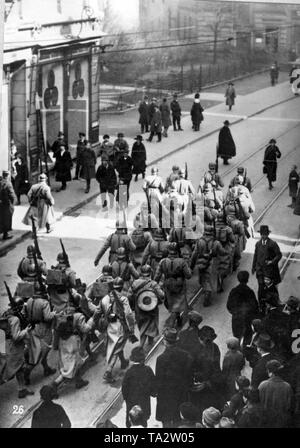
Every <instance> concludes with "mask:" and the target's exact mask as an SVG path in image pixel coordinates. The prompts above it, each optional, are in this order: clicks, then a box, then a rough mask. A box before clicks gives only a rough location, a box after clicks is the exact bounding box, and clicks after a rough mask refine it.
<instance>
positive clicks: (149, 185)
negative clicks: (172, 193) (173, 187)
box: [143, 166, 164, 206]
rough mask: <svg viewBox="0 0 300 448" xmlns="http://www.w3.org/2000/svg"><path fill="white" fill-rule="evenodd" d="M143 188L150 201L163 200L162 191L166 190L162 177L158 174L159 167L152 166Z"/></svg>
mask: <svg viewBox="0 0 300 448" xmlns="http://www.w3.org/2000/svg"><path fill="white" fill-rule="evenodd" d="M143 190H144V191H145V193H146V196H147V198H148V201H149V203H150V204H151V206H152V202H154V203H156V202H157V201H158V202H159V203H161V202H162V193H163V192H164V185H163V181H162V178H161V177H160V176H159V175H158V168H157V167H156V166H154V167H153V168H151V175H150V176H146V179H145V182H144V185H143Z"/></svg>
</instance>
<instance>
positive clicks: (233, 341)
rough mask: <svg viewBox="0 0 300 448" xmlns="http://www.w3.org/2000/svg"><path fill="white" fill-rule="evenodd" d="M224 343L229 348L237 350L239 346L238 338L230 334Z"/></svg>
mask: <svg viewBox="0 0 300 448" xmlns="http://www.w3.org/2000/svg"><path fill="white" fill-rule="evenodd" d="M226 345H227V347H228V348H229V350H238V349H239V348H240V341H239V340H238V338H235V337H234V336H232V337H230V338H228V339H227V341H226Z"/></svg>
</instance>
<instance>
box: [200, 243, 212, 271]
mask: <svg viewBox="0 0 300 448" xmlns="http://www.w3.org/2000/svg"><path fill="white" fill-rule="evenodd" d="M200 240H202V241H204V243H205V250H204V252H203V253H202V255H201V256H200V257H199V258H198V260H199V261H198V263H197V264H198V268H199V269H200V270H205V269H207V268H208V267H209V265H210V262H211V260H212V246H211V248H209V244H208V243H209V242H208V241H207V240H206V239H205V238H200ZM200 240H199V241H200Z"/></svg>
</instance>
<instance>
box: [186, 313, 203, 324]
mask: <svg viewBox="0 0 300 448" xmlns="http://www.w3.org/2000/svg"><path fill="white" fill-rule="evenodd" d="M187 317H188V319H189V320H190V321H191V322H193V323H195V324H196V325H200V324H201V322H202V321H203V317H202V316H201V314H200V313H198V311H195V310H191V311H189V312H188V315H187Z"/></svg>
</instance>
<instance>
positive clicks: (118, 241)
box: [94, 221, 136, 266]
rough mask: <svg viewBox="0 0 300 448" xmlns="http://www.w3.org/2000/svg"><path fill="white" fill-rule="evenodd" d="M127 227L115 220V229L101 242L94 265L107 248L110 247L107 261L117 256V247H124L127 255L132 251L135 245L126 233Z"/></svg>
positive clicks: (111, 260) (113, 259) (96, 264)
mask: <svg viewBox="0 0 300 448" xmlns="http://www.w3.org/2000/svg"><path fill="white" fill-rule="evenodd" d="M126 232H127V227H126V226H125V224H124V225H120V224H119V221H117V222H116V231H115V232H114V233H112V234H111V235H109V237H108V238H107V239H106V241H105V243H104V244H103V246H102V248H101V249H100V251H99V252H98V255H97V256H96V258H95V261H94V265H95V266H98V264H99V261H100V260H101V258H102V257H103V255H104V254H105V252H106V251H107V249H108V248H110V252H109V257H108V260H109V263H112V262H113V261H115V260H116V258H117V249H119V247H124V248H125V249H126V254H127V256H128V257H129V253H130V252H133V251H134V250H135V249H136V247H135V245H134V244H133V241H132V239H131V237H130V236H129V235H127V233H126Z"/></svg>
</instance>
